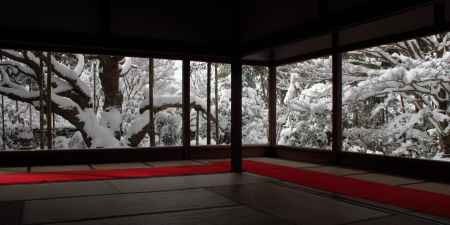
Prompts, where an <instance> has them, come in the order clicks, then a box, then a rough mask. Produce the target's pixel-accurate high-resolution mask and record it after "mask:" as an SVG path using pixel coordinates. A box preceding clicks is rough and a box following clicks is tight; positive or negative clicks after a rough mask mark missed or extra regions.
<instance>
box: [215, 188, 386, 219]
mask: <svg viewBox="0 0 450 225" xmlns="http://www.w3.org/2000/svg"><path fill="white" fill-rule="evenodd" d="M210 190H212V191H215V192H217V193H219V194H222V195H224V196H226V197H228V198H230V199H232V200H233V201H236V202H239V203H241V204H244V205H247V206H249V207H252V208H256V209H258V210H262V211H264V212H266V213H268V214H271V215H274V216H277V217H280V218H283V219H286V220H288V221H291V222H293V223H295V224H308V225H338V224H345V223H350V222H354V221H359V220H362V219H370V218H377V217H381V216H386V215H387V214H386V213H385V212H382V211H378V210H373V209H369V208H365V207H361V206H355V205H352V204H349V203H345V202H341V201H336V200H333V199H330V198H326V197H323V196H317V195H314V194H311V193H307V192H303V191H300V190H294V189H292V188H288V187H281V186H278V185H275V184H269V183H261V184H253V185H242V186H235V187H219V188H211V189H210Z"/></svg>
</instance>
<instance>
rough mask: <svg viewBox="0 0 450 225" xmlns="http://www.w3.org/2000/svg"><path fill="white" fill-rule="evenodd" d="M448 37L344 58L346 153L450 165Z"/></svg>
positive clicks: (374, 50) (348, 54)
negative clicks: (448, 161)
mask: <svg viewBox="0 0 450 225" xmlns="http://www.w3.org/2000/svg"><path fill="white" fill-rule="evenodd" d="M448 35H449V34H448V33H444V34H436V35H432V36H428V37H420V38H415V39H411V40H406V41H401V42H397V43H392V44H386V45H381V46H376V47H372V48H367V49H361V50H357V51H351V52H347V53H345V54H344V63H343V115H344V117H343V125H344V143H343V144H344V145H343V146H344V150H345V151H350V152H360V153H370V154H381V155H388V156H399V157H408V158H419V159H436V160H449V158H446V157H445V156H448V154H449V153H450V152H449V151H450V126H449V122H450V117H449V116H450V108H449V102H450V97H449V95H450V61H449V60H450V54H449V53H448V49H449V45H448V42H447V40H448V39H447V38H448Z"/></svg>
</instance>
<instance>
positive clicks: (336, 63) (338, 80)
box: [331, 32, 342, 163]
mask: <svg viewBox="0 0 450 225" xmlns="http://www.w3.org/2000/svg"><path fill="white" fill-rule="evenodd" d="M338 43H339V40H338V33H337V32H334V33H333V36H332V47H333V54H332V82H333V105H332V147H331V148H332V151H333V153H334V155H335V160H336V163H339V162H340V154H341V152H342V53H341V52H340V51H339V49H338Z"/></svg>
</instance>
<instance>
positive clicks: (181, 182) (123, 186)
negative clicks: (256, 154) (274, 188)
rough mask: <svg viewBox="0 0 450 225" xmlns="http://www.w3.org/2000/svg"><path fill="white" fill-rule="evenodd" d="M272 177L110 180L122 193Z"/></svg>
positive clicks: (194, 176) (233, 175)
mask: <svg viewBox="0 0 450 225" xmlns="http://www.w3.org/2000/svg"><path fill="white" fill-rule="evenodd" d="M270 180H272V179H271V178H267V177H261V176H255V175H251V174H235V173H223V174H207V175H193V176H174V177H154V178H144V179H121V180H111V181H109V182H110V183H111V184H112V185H114V186H115V187H116V188H117V189H118V190H119V191H120V192H122V193H130V192H150V191H167V190H177V189H188V188H189V189H192V188H201V187H214V186H223V185H237V184H250V183H261V182H268V181H270Z"/></svg>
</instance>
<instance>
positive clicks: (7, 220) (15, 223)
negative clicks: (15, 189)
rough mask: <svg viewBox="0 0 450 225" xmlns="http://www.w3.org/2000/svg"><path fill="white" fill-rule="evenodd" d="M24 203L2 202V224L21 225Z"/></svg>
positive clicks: (0, 222) (0, 209)
mask: <svg viewBox="0 0 450 225" xmlns="http://www.w3.org/2000/svg"><path fill="white" fill-rule="evenodd" d="M22 210H23V202H0V224H2V225H20V224H21V217H22Z"/></svg>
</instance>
